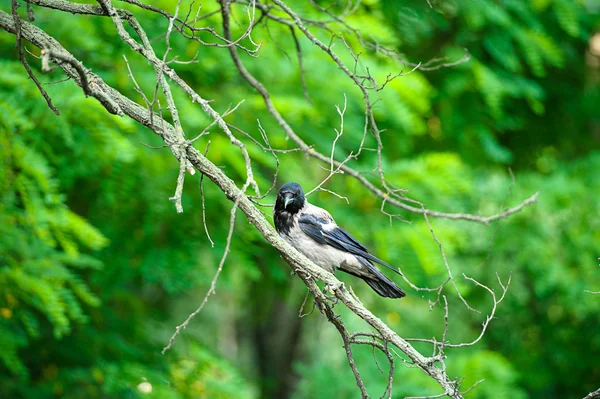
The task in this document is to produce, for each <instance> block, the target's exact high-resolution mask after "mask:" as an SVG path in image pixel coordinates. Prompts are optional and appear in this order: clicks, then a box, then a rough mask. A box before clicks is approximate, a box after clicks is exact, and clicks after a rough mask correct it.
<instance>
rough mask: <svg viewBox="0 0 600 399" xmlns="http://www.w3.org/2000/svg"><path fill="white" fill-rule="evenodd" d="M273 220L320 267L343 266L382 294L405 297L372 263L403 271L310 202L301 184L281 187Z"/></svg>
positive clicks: (286, 184)
mask: <svg viewBox="0 0 600 399" xmlns="http://www.w3.org/2000/svg"><path fill="white" fill-rule="evenodd" d="M274 219H275V228H276V229H277V232H278V233H279V235H280V236H281V237H282V238H283V239H284V240H286V241H287V242H288V243H290V244H291V245H292V246H293V247H294V248H296V249H297V250H298V251H299V252H301V253H302V254H304V256H306V257H307V258H308V259H310V260H311V261H313V262H314V263H315V264H316V265H317V266H320V267H322V268H323V269H325V270H327V271H329V272H332V273H333V272H334V271H335V270H337V269H340V270H342V271H344V272H346V273H349V274H352V275H353V276H356V277H359V278H361V279H363V280H364V281H365V282H366V283H367V284H369V286H370V287H371V288H373V290H375V292H377V293H378V294H379V295H381V296H383V297H387V298H402V297H404V296H406V294H405V293H404V291H402V290H401V289H400V287H398V286H397V285H396V284H394V282H393V281H392V280H390V279H389V278H388V277H386V276H385V275H384V274H383V273H382V272H381V271H380V270H379V269H378V268H377V267H376V266H375V265H374V264H373V262H375V263H379V264H380V265H383V266H385V267H388V268H390V269H392V270H393V271H395V272H396V273H398V274H400V273H399V272H398V270H396V269H395V268H393V267H392V266H390V265H388V264H387V263H385V262H384V261H382V260H381V259H379V258H376V257H375V256H373V255H371V254H370V253H369V250H368V249H367V248H365V246H364V245H362V244H361V243H359V242H358V241H357V240H356V238H354V237H352V236H351V235H350V233H348V232H347V231H346V230H344V229H342V228H341V227H339V226H338V225H337V224H336V223H335V221H334V220H333V218H332V217H331V215H330V214H329V212H327V211H326V210H324V209H322V208H319V207H317V206H314V205H312V204H309V203H308V201H306V198H305V197H304V191H302V187H300V185H299V184H297V183H285V184H284V185H283V186H281V188H280V189H279V193H278V194H277V201H276V202H275V209H274Z"/></svg>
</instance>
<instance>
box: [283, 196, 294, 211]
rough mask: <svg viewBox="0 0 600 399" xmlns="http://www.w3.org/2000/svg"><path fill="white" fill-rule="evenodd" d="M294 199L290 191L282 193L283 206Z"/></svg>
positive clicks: (285, 206)
mask: <svg viewBox="0 0 600 399" xmlns="http://www.w3.org/2000/svg"><path fill="white" fill-rule="evenodd" d="M292 201H294V195H293V194H291V193H285V194H283V207H284V208H287V206H288V204H289V203H290V202H292Z"/></svg>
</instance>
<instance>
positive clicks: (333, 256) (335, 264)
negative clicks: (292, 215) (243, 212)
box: [281, 218, 360, 272]
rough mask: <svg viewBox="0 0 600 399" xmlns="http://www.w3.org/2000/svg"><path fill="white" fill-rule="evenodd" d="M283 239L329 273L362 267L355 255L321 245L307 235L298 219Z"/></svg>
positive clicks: (282, 235) (283, 235)
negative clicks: (347, 267)
mask: <svg viewBox="0 0 600 399" xmlns="http://www.w3.org/2000/svg"><path fill="white" fill-rule="evenodd" d="M281 237H282V238H283V239H284V240H286V241H287V242H288V243H289V244H291V245H292V246H293V247H294V248H296V249H297V250H298V251H299V252H301V253H302V254H303V255H304V256H306V257H307V258H308V259H310V260H311V261H313V263H314V264H316V265H317V266H319V267H322V268H323V269H325V270H327V271H328V272H333V271H335V270H336V269H338V268H340V267H341V266H342V265H355V264H356V266H357V267H360V266H359V262H358V260H357V259H356V257H355V256H354V255H352V254H349V253H347V252H343V251H340V250H339V249H336V248H334V247H332V246H330V245H327V244H319V243H318V242H316V241H315V240H313V239H312V238H310V237H309V236H308V235H306V234H305V233H304V232H303V231H302V229H301V228H300V226H298V220H297V218H296V220H295V221H294V224H293V226H292V228H291V229H290V230H289V231H288V233H287V234H281Z"/></svg>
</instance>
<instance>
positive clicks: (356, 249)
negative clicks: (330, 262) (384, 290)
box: [298, 214, 400, 274]
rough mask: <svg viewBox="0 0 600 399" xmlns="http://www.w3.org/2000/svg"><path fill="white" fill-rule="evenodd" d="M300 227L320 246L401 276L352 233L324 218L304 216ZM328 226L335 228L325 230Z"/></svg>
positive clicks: (301, 217) (300, 219) (300, 220)
mask: <svg viewBox="0 0 600 399" xmlns="http://www.w3.org/2000/svg"><path fill="white" fill-rule="evenodd" d="M298 225H299V226H300V229H302V231H303V232H304V233H305V234H306V235H308V236H309V237H310V238H312V239H313V240H315V241H316V242H318V243H319V244H328V245H331V246H332V247H334V248H337V249H339V250H341V251H345V252H349V253H351V254H353V255H356V256H360V257H363V258H365V259H368V260H370V261H373V262H376V263H379V264H380V265H383V266H385V267H387V268H389V269H391V270H393V271H395V272H396V273H398V274H400V272H399V271H398V270H397V269H396V268H394V267H393V266H390V265H389V264H387V263H386V262H384V261H382V260H381V259H379V258H377V257H375V256H373V255H371V254H370V253H369V250H368V249H367V248H365V246H364V245H362V244H361V243H360V242H358V240H357V239H356V238H354V237H352V235H350V233H348V232H347V231H346V230H344V229H342V228H341V227H339V226H337V225H334V224H333V223H328V222H327V221H326V220H325V219H323V218H320V217H317V216H314V215H309V214H304V215H302V216H300V218H299V219H298ZM326 225H328V226H331V225H334V227H333V228H331V229H329V228H324V226H326ZM366 263H368V262H366Z"/></svg>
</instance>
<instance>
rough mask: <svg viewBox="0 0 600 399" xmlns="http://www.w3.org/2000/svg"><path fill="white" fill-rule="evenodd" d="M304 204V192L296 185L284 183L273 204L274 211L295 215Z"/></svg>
mask: <svg viewBox="0 0 600 399" xmlns="http://www.w3.org/2000/svg"><path fill="white" fill-rule="evenodd" d="M305 202H306V200H305V198H304V191H302V187H300V185H299V184H298V183H292V182H289V183H285V184H284V185H283V186H281V188H280V189H279V193H277V201H276V202H275V211H277V212H283V211H287V212H290V213H297V212H298V211H299V210H300V209H302V207H303V206H304V203H305Z"/></svg>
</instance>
